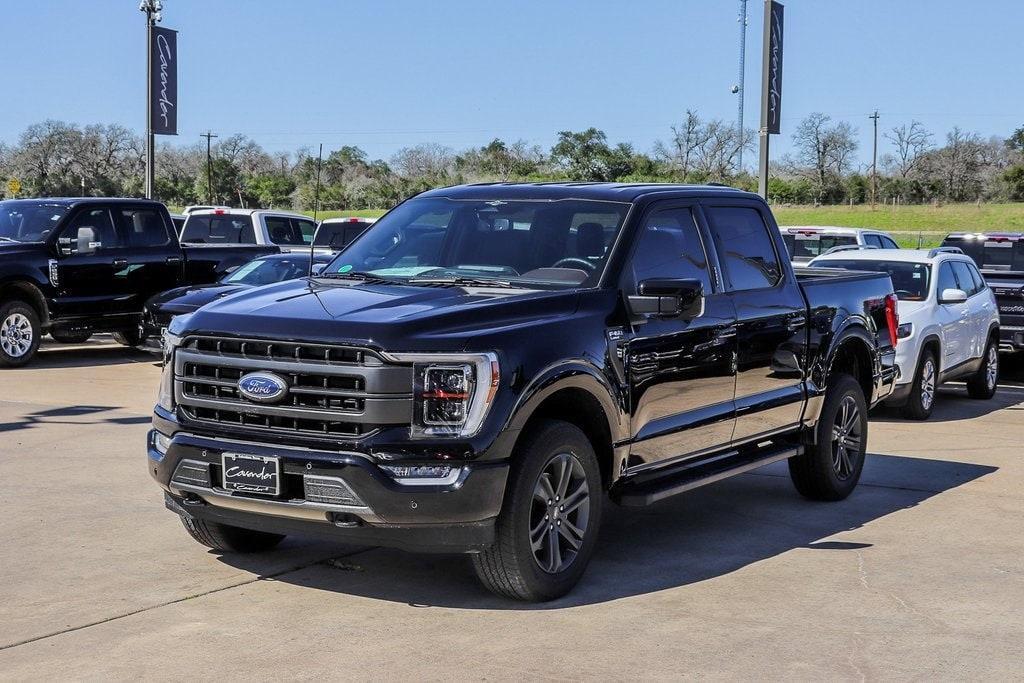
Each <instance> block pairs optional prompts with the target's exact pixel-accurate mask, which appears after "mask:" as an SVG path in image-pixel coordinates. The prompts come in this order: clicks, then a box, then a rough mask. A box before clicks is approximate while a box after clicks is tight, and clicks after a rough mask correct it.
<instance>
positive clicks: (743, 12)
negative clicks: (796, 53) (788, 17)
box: [736, 0, 747, 173]
mask: <svg viewBox="0 0 1024 683" xmlns="http://www.w3.org/2000/svg"><path fill="white" fill-rule="evenodd" d="M739 22H740V78H739V81H737V85H736V94H737V96H738V97H739V105H738V107H737V109H738V111H737V114H736V133H737V135H738V136H739V137H738V140H739V143H740V152H739V161H738V166H739V169H738V170H739V172H740V173H743V147H744V145H745V144H746V142H747V141H746V140H744V139H743V138H744V132H743V96H744V94H745V93H746V90H744V88H743V76H744V74H746V61H747V0H740V16H739Z"/></svg>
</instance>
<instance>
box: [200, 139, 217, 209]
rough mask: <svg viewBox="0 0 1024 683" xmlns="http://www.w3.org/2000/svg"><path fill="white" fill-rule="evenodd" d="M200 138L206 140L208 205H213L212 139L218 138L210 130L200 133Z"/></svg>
mask: <svg viewBox="0 0 1024 683" xmlns="http://www.w3.org/2000/svg"><path fill="white" fill-rule="evenodd" d="M199 137H201V138H206V203H207V204H211V205H212V204H213V158H212V157H211V156H210V139H211V138H215V137H217V136H216V135H214V134H213V133H211V132H210V131H209V130H207V131H206V132H205V133H200V134H199Z"/></svg>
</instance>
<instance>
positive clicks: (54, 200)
mask: <svg viewBox="0 0 1024 683" xmlns="http://www.w3.org/2000/svg"><path fill="white" fill-rule="evenodd" d="M4 201H7V202H24V203H29V202H36V203H38V202H42V203H44V204H64V205H67V206H72V205H74V204H111V203H114V204H162V203H163V202H159V201H157V200H155V199H139V198H138V197H26V198H22V199H5V200H4Z"/></svg>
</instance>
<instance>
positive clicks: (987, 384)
mask: <svg viewBox="0 0 1024 683" xmlns="http://www.w3.org/2000/svg"><path fill="white" fill-rule="evenodd" d="M981 358H982V360H981V367H980V368H978V371H977V372H975V373H974V374H973V375H971V376H970V377H969V378H968V380H967V395H968V396H970V397H971V398H977V399H981V400H988V399H990V398H992V397H993V396H995V395H996V389H998V388H999V345H998V344H997V342H996V340H994V339H989V340H988V346H986V347H985V355H983V356H982V357H981Z"/></svg>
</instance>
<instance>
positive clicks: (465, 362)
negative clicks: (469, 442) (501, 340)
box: [389, 353, 501, 437]
mask: <svg viewBox="0 0 1024 683" xmlns="http://www.w3.org/2000/svg"><path fill="white" fill-rule="evenodd" d="M389 357H390V358H392V359H394V360H396V361H398V362H412V364H413V415H412V435H413V436H419V437H428V436H460V437H470V436H474V435H476V434H477V432H479V431H480V428H481V426H483V422H484V418H485V417H486V416H487V411H488V410H489V409H490V407H491V403H492V402H493V401H494V395H495V393H497V391H498V384H499V381H500V379H501V376H500V373H499V370H498V357H497V356H496V355H495V354H493V353H474V354H430V353H398V354H389Z"/></svg>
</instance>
